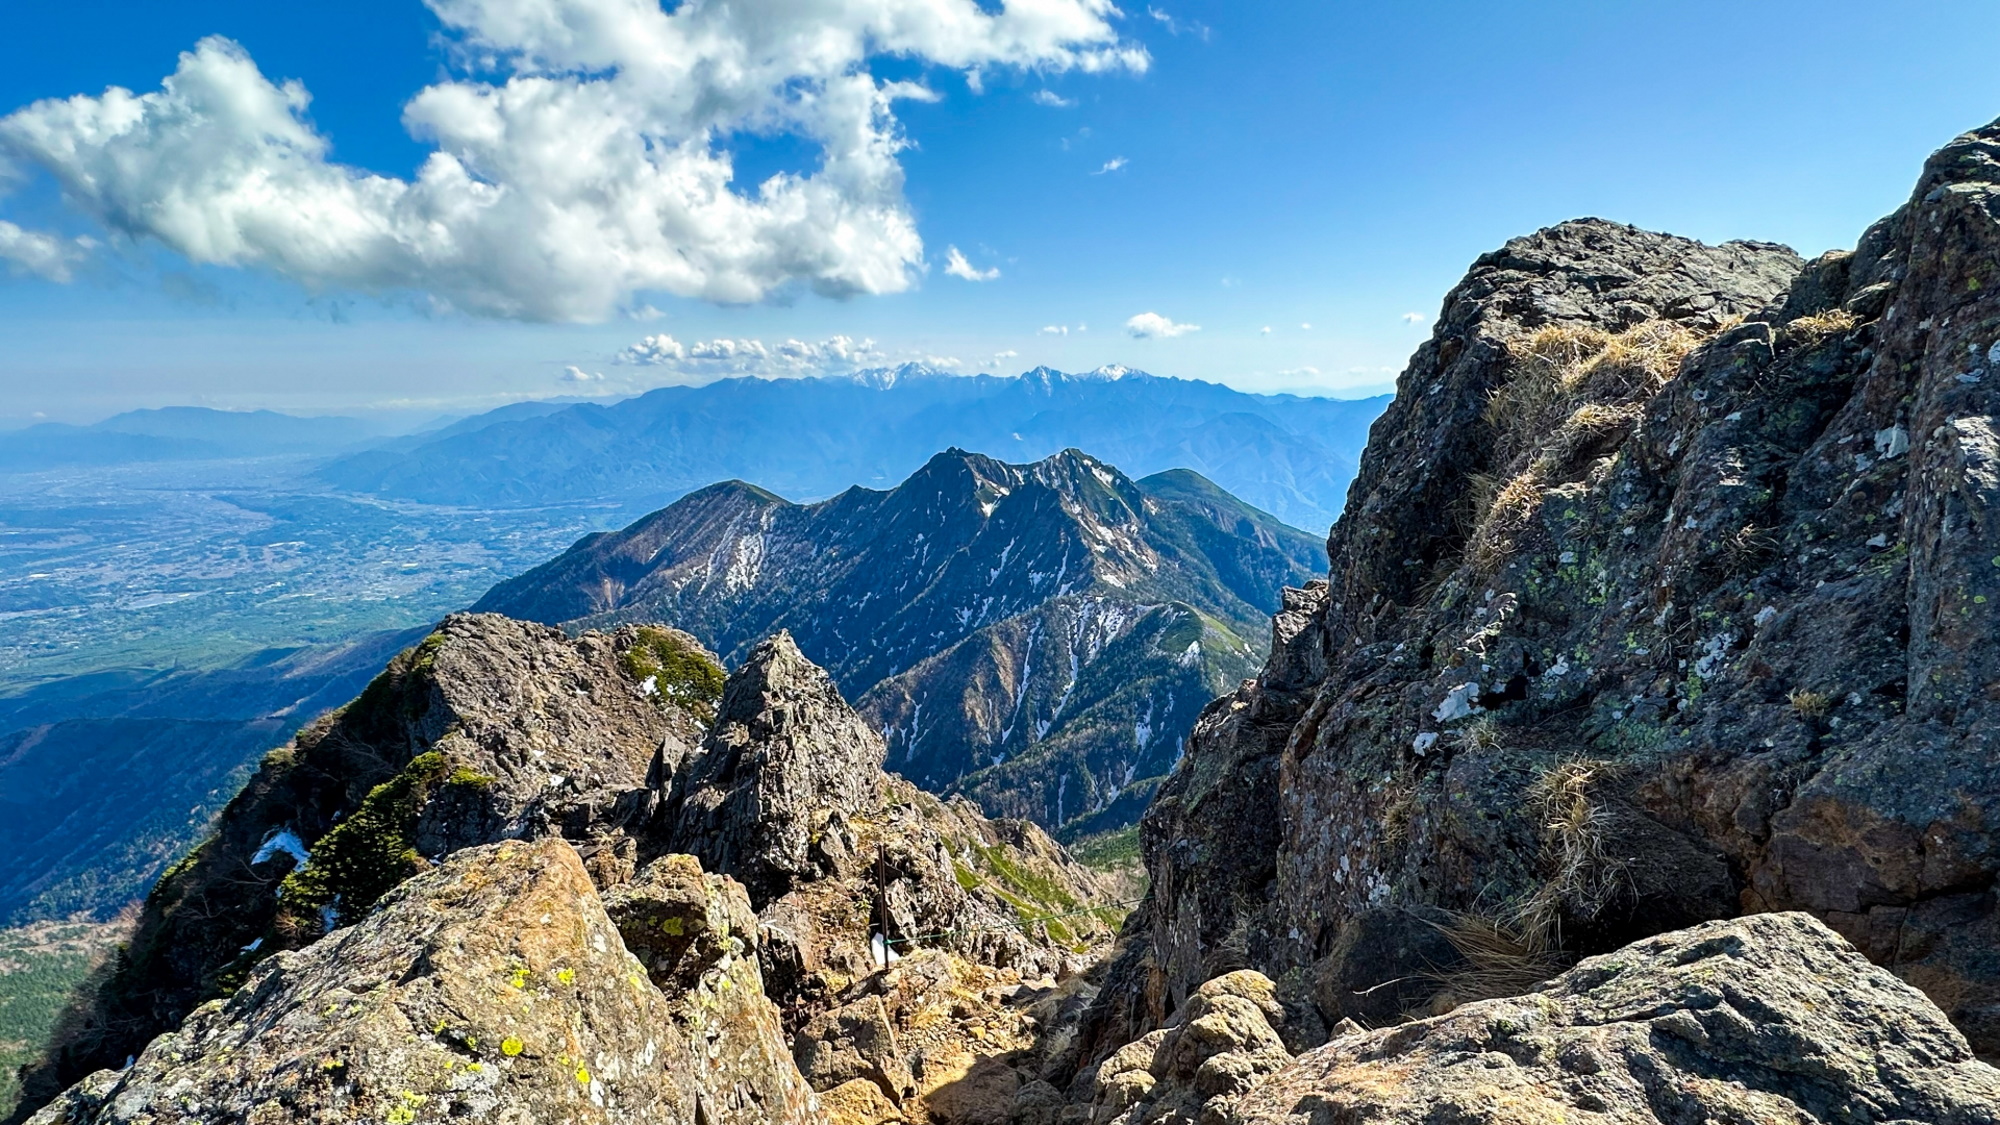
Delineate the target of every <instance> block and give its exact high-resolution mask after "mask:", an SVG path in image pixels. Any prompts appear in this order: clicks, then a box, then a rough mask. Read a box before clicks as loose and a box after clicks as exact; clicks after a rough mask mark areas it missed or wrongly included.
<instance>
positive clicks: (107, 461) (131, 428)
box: [0, 406, 382, 472]
mask: <svg viewBox="0 0 2000 1125" xmlns="http://www.w3.org/2000/svg"><path fill="white" fill-rule="evenodd" d="M381 432H382V431H381V428H380V427H379V426H377V425H375V424H372V423H369V422H365V421H362V420H361V419H358V418H339V417H324V418H301V417H297V416H294V415H291V414H279V413H276V412H275V411H270V410H211V409H209V408H207V407H203V406H169V407H165V408H163V409H159V410H132V411H127V412H126V413H124V414H118V415H115V416H113V417H110V418H106V419H105V420H104V421H102V422H97V423H94V424H92V425H89V426H72V425H67V424H64V423H60V422H45V423H42V424H41V425H36V426H29V427H27V428H26V429H22V430H13V431H11V432H7V433H0V470H11V471H15V472H34V471H38V470H42V469H53V468H61V467H63V466H68V465H116V464H126V463H129V462H138V461H190V460H203V459H209V458H223V457H258V456H268V455H270V454H277V453H334V452H339V451H341V450H345V449H351V448H353V447H355V446H357V445H360V444H362V443H364V442H367V441H369V440H371V439H374V438H377V437H379V436H380V435H381Z"/></svg>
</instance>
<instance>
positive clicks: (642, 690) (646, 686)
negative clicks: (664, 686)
mask: <svg viewBox="0 0 2000 1125" xmlns="http://www.w3.org/2000/svg"><path fill="white" fill-rule="evenodd" d="M639 694H640V695H658V694H660V677H658V676H647V677H646V678H645V679H643V680H640V681H639Z"/></svg>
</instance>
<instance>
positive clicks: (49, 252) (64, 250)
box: [0, 219, 85, 281]
mask: <svg viewBox="0 0 2000 1125" xmlns="http://www.w3.org/2000/svg"><path fill="white" fill-rule="evenodd" d="M84 249H85V244H83V243H82V242H81V241H79V242H67V241H64V240H63V239H60V238H57V237H56V236H55V235H52V234H43V233H42V232H40V231H33V230H23V229H21V228H20V227H18V226H15V225H14V224H13V223H10V222H8V221H7V220H5V219H0V262H5V263H7V266H8V268H9V269H10V270H12V271H13V272H15V273H30V274H33V275H35V276H36V277H40V278H46V279H47V280H49V281H68V280H69V279H70V267H72V266H74V265H75V264H76V263H78V262H79V261H81V260H82V259H83V257H84Z"/></svg>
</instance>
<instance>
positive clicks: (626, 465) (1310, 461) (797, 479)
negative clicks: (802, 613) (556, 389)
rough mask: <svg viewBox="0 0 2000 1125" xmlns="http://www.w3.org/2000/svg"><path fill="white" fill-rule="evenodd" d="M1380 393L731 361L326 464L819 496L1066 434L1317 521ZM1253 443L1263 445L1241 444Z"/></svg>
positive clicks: (1074, 443) (1327, 509) (638, 496)
mask: <svg viewBox="0 0 2000 1125" xmlns="http://www.w3.org/2000/svg"><path fill="white" fill-rule="evenodd" d="M1386 402H1387V398H1386V396H1383V397H1377V398H1371V399H1356V400H1343V399H1314V398H1305V397H1299V396H1294V395H1254V394H1247V393H1244V392H1240V391H1236V390H1233V389H1231V388H1228V387H1225V386H1222V385H1220V384H1216V383H1206V382H1201V381H1198V380H1190V379H1175V378H1168V377H1163V376H1157V375H1150V374H1147V373H1145V372H1139V371H1132V370H1129V369H1124V368H1100V369H1099V370H1098V371H1097V372H1094V373H1085V374H1083V375H1071V374H1066V373H1063V372H1059V371H1055V370H1053V369H1051V368H1046V367H1044V368H1036V369H1034V370H1032V371H1029V372H1026V373H1024V374H1022V375H1019V376H994V375H969V376H960V375H949V374H945V373H942V372H938V371H935V370H932V369H929V368H924V367H920V366H916V365H906V366H904V367H902V368H895V369H884V370H881V371H875V372H863V373H859V374H855V375H837V376H816V377H810V378H800V379H765V378H758V377H750V376H741V377H734V378H729V379H722V380H717V381H715V382H712V383H707V384H703V385H701V386H673V387H662V388H658V389H656V390H652V391H648V392H645V393H644V394H641V395H637V396H635V397H633V398H629V399H624V400H621V401H618V402H615V403H610V404H598V403H577V404H573V405H570V406H566V407H563V408H560V409H557V410H554V411H547V412H541V411H535V412H528V413H531V414H532V416H528V417H511V418H509V419H507V420H501V421H493V422H491V423H490V424H480V425H477V426H476V427H475V428H473V429H472V430H471V431H470V432H467V431H466V427H467V426H469V425H470V424H471V423H474V422H477V419H472V420H468V421H467V422H466V423H461V424H459V426H458V427H454V431H453V432H443V433H440V434H438V435H435V436H422V435H420V437H419V438H416V439H401V440H399V441H397V442H394V443H388V444H386V445H384V446H382V447H378V448H376V449H373V450H368V451H363V452H359V453H356V454H353V455H351V456H348V457H344V458H340V459H337V460H335V461H333V462H332V463H330V464H328V465H327V466H325V467H324V468H323V469H321V470H320V471H319V478H320V479H321V480H323V481H324V482H326V483H329V484H332V485H334V486H335V487H338V488H341V489H344V490H347V491H351V492H360V493H369V494H378V495H383V496H390V497H399V498H403V499H412V500H422V501H426V502H436V503H453V504H473V505H475V506H532V505H537V504H548V503H557V502H573V501H576V500H578V499H579V498H590V499H594V500H600V501H605V500H612V501H617V502H619V503H623V504H625V505H627V506H628V507H632V508H640V509H642V510H643V509H650V508H655V507H660V506H663V505H664V504H666V503H669V502H671V501H672V500H674V499H677V498H678V497H679V496H681V495H683V494H685V493H686V492H688V491H691V490H693V489H695V488H699V487H702V486H705V485H707V484H709V483H711V482H713V481H715V480H716V479H718V478H737V479H742V480H746V481H752V482H754V483H757V484H758V485H760V486H762V487H765V488H768V489H771V490H772V491H774V492H777V493H779V494H783V495H792V496H803V497H808V498H817V497H826V496H831V495H834V494H836V493H837V492H839V491H840V490H842V489H844V488H845V487H847V486H848V485H850V484H855V483H859V484H862V485H865V486H871V487H886V486H888V485H890V484H893V483H894V482H896V481H898V480H901V479H903V478H904V477H906V476H908V475H909V474H910V473H911V472H914V471H915V470H916V469H917V468H918V467H920V466H921V465H922V464H923V463H924V461H926V460H927V459H928V458H929V457H930V456H931V455H932V454H934V453H936V452H937V451H938V450H939V449H943V448H947V447H961V448H966V449H974V450H978V451H980V452H983V453H986V454H988V455H991V456H994V457H996V458H997V459H1000V460H1005V461H1008V462H1013V463H1019V462H1026V461H1032V460H1038V459H1040V458H1042V457H1045V456H1048V455H1050V454H1053V453H1056V452H1059V451H1060V450H1062V449H1064V448H1070V447H1075V448H1083V449H1089V450H1091V451H1093V452H1094V453H1096V454H1097V455H1099V456H1102V457H1104V458H1105V459H1106V460H1109V461H1111V462H1112V463H1114V464H1119V465H1124V466H1127V467H1128V468H1130V469H1131V470H1132V471H1134V472H1135V473H1136V474H1138V475H1142V476H1143V475H1147V474H1150V473H1152V472H1155V471H1159V470H1164V469H1169V468H1177V467H1180V468H1191V469H1194V470H1196V471H1200V472H1204V473H1205V475H1208V476H1210V477H1211V478H1213V479H1215V480H1216V481H1217V482H1218V483H1219V484H1220V485H1221V486H1222V487H1224V488H1226V489H1228V490H1229V491H1230V492H1231V493H1233V494H1235V495H1239V496H1242V497H1244V498H1245V499H1247V500H1249V501H1251V502H1252V503H1254V504H1256V505H1257V506H1258V507H1260V508H1262V509H1264V510H1266V511H1269V512H1272V513H1273V514H1275V515H1277V516H1279V517H1280V518H1281V519H1285V520H1287V521H1288V522H1291V523H1293V524H1294V525H1297V526H1301V527H1305V528H1307V529H1308V530H1313V531H1317V530H1320V529H1323V528H1324V527H1325V526H1327V525H1328V524H1329V523H1330V522H1331V520H1332V517H1333V514H1334V513H1335V512H1337V511H1338V509H1339V507H1340V504H1341V501H1342V499H1343V497H1344V495H1345V491H1346V486H1347V482H1348V481H1349V480H1350V479H1351V478H1352V475H1353V466H1354V464H1355V463H1356V459H1357V458H1358V456H1359V454H1360V450H1361V446H1362V445H1363V444H1364V443H1365V441H1366V436H1367V427H1368V424H1369V423H1370V422H1372V420H1373V419H1374V418H1375V416H1376V415H1377V414H1378V413H1380V411H1381V409H1382V407H1383V406H1384V404H1385V403H1386ZM503 409H508V408H503ZM517 413H520V412H517ZM1246 438H1249V439H1253V440H1246ZM1246 448H1254V449H1255V450H1256V452H1257V454H1258V455H1257V456H1255V457H1248V456H1244V455H1243V454H1244V450H1245V449H1246Z"/></svg>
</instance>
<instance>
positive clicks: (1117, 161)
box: [1091, 156, 1132, 176]
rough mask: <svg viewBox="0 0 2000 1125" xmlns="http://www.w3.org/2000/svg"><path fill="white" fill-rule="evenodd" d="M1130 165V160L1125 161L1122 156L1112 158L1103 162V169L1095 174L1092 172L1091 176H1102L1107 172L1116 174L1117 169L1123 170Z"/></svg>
mask: <svg viewBox="0 0 2000 1125" xmlns="http://www.w3.org/2000/svg"><path fill="white" fill-rule="evenodd" d="M1130 163H1132V162H1131V161H1130V160H1127V159H1125V158H1124V157H1122V156H1114V157H1112V158H1111V159H1109V160H1107V161H1105V162H1104V167H1102V168H1099V169H1098V170H1097V171H1095V172H1092V173H1091V175H1093V176H1102V175H1104V174H1105V173H1107V172H1116V171H1117V170H1118V169H1120V168H1123V167H1125V166H1126V165H1127V164H1130Z"/></svg>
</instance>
